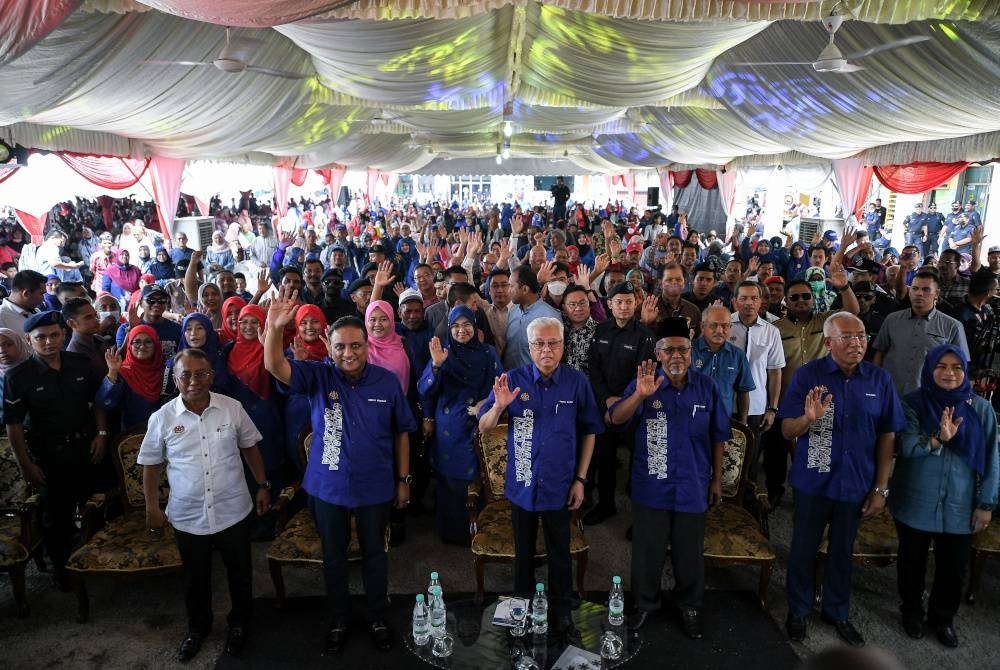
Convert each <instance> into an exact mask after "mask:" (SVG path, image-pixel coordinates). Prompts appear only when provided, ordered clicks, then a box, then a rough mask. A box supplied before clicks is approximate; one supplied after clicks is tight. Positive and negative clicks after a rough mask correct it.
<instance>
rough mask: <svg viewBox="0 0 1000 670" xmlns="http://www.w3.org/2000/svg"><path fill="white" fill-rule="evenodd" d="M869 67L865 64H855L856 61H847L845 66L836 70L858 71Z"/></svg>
mask: <svg viewBox="0 0 1000 670" xmlns="http://www.w3.org/2000/svg"><path fill="white" fill-rule="evenodd" d="M865 69H867V68H866V67H865V66H864V65H855V64H854V63H845V64H844V65H843V67H841V68H840V69H839V70H835V72H857V71H859V70H865Z"/></svg>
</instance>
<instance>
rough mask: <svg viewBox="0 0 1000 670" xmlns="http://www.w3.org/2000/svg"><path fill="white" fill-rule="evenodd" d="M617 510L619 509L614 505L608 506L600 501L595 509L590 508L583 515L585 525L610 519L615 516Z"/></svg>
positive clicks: (594, 524) (593, 524)
mask: <svg viewBox="0 0 1000 670" xmlns="http://www.w3.org/2000/svg"><path fill="white" fill-rule="evenodd" d="M617 512H618V510H616V509H615V508H614V507H607V506H605V505H601V504H600V503H598V504H597V506H596V507H595V508H594V509H592V510H590V511H589V512H587V513H586V514H584V515H583V525H584V526H596V525H597V524H599V523H603V522H605V521H607V520H608V519H610V518H611V517H613V516H614V515H615V514H616V513H617Z"/></svg>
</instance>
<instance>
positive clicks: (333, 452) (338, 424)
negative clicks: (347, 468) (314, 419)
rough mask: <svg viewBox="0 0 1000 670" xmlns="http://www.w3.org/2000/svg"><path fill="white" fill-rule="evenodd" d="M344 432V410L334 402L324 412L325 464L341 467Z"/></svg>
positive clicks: (335, 467) (331, 467)
mask: <svg viewBox="0 0 1000 670" xmlns="http://www.w3.org/2000/svg"><path fill="white" fill-rule="evenodd" d="M343 434H344V410H343V409H342V408H341V406H340V403H339V402H338V403H334V404H333V407H328V408H327V409H326V411H325V412H323V459H322V461H321V462H322V463H323V465H327V466H329V467H330V469H331V470H339V469H340V446H341V438H342V437H343Z"/></svg>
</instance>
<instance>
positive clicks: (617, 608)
mask: <svg viewBox="0 0 1000 670" xmlns="http://www.w3.org/2000/svg"><path fill="white" fill-rule="evenodd" d="M608 623H609V624H611V625H612V626H621V625H622V624H623V623H625V593H624V591H622V578H621V577H619V576H618V575H615V576H614V577H613V578H612V579H611V591H610V592H608Z"/></svg>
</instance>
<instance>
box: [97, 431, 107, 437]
mask: <svg viewBox="0 0 1000 670" xmlns="http://www.w3.org/2000/svg"><path fill="white" fill-rule="evenodd" d="M97 434H98V435H99V436H100V437H107V436H108V431H106V430H99V431H97Z"/></svg>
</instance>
